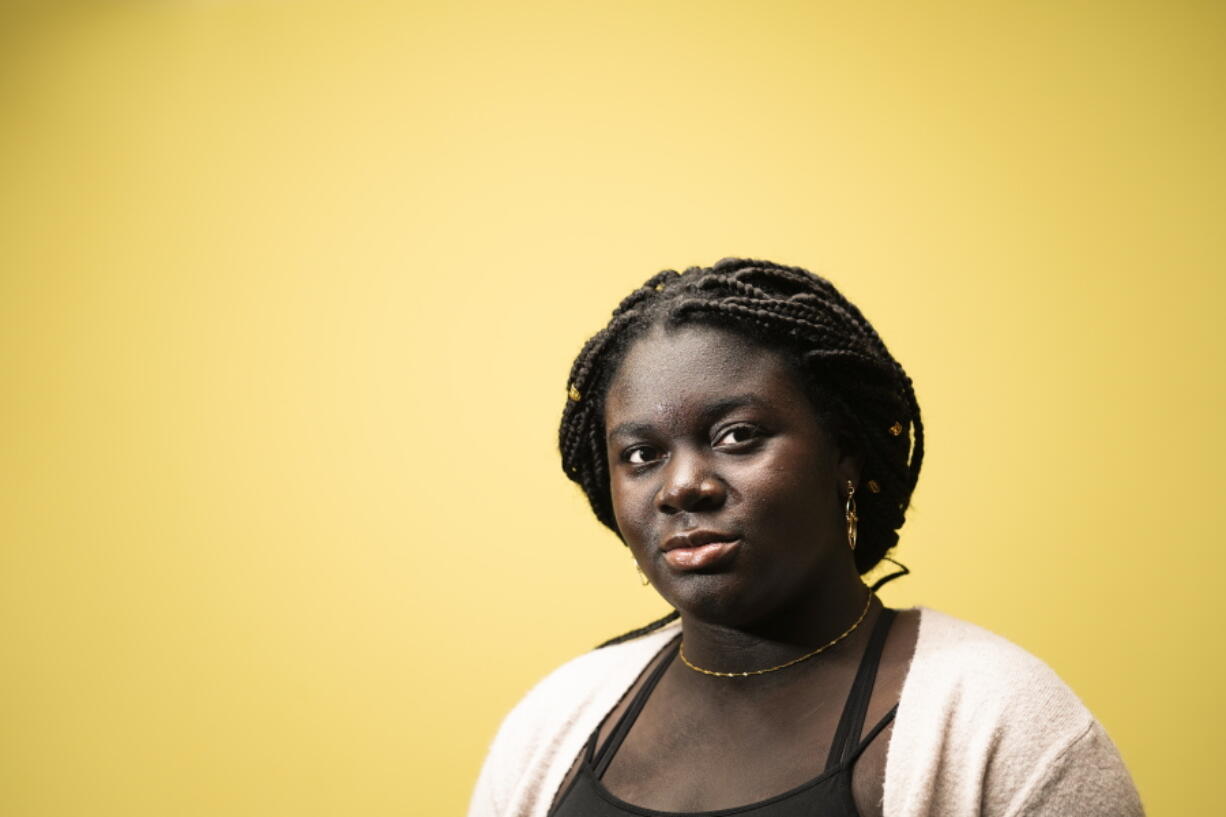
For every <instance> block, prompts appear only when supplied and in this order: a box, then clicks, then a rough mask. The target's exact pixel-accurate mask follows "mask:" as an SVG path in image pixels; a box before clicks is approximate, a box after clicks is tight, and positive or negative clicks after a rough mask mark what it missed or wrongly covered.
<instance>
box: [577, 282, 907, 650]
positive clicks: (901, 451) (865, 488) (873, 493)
mask: <svg viewBox="0 0 1226 817" xmlns="http://www.w3.org/2000/svg"><path fill="white" fill-rule="evenodd" d="M658 324H662V325H664V326H667V327H676V326H681V325H684V324H702V325H706V326H712V327H716V328H720V329H725V330H730V331H733V332H737V333H738V334H741V335H743V336H744V337H745V338H747V339H748V340H750V341H752V342H754V343H757V344H760V345H762V346H764V347H766V348H769V349H774V350H777V351H779V352H782V353H783V355H784V356H785V358H786V359H787V360H789V361H790V363H791V364H792V366H793V367H794V369H795V370H796V372H797V373H798V374H799V375H800V378H801V380H802V382H803V383H804V385H805V387H806V391H807V392H808V394H809V396H810V399H811V400H812V401H813V404H814V406H815V408H816V409H817V410H818V412H819V413H820V414H821V415H822V418H823V420H824V421H826V422H827V423H828V424H829V427H830V428H831V430H832V431H833V432H834V433H835V434H836V435H837V436H838V438H839V441H840V443H841V444H842V445H845V446H848V447H849V448H850V449H851V450H852V451H854V452H855V453H856V454H858V455H859V457H860V459H861V462H862V465H863V471H862V477H861V485H860V486H857V488H858V490H857V491H856V503H857V506H858V511H859V517H860V527H859V537H858V543H857V547H856V553H855V561H856V569H857V570H859V571H860V573H866V572H867V571H868V570H870V569H871V568H872V567H873V566H875V565H876V564H877V563H878V562H879V561H881V559H883V558H885V555H886V553H887V552H888V551H889V550H890V549H891V548H892V547H894V545H895V544H896V543H897V542H898V529H899V528H900V527H902V524H903V522H904V521H905V514H906V510H907V507H908V505H909V504H910V501H911V493H912V491H914V489H915V483H916V480H917V479H918V477H919V470H920V465H921V463H922V462H923V458H924V428H923V424H922V422H921V421H920V410H919V405H918V403H916V400H915V391H914V389H913V388H912V384H911V379H910V378H909V377H907V373H906V372H905V371H903V368H902V366H901V365H899V363H898V361H896V360H895V359H894V357H893V356H892V355H891V354H890V352H889V350H888V349H886V346H885V343H884V342H882V340H881V337H880V336H879V335H878V334H877V332H876V330H874V329H873V327H872V325H871V324H869V322H868V321H867V320H865V319H864V316H863V315H862V314H861V313H860V310H859V309H857V308H856V307H855V305H854V304H852V303H850V302H849V301H848V300H847V299H846V298H844V297H843V295H842V294H841V293H839V291H838V290H837V289H835V287H834V285H833V284H831V283H830V282H829V281H827V280H825V279H824V278H821V277H819V276H817V275H814V274H812V273H810V272H808V271H806V270H803V269H800V268H798V267H787V266H782V265H779V264H774V263H771V262H769V261H755V260H748V259H741V258H726V259H724V260H722V261H720V262H718V263H716V264H715V265H714V266H712V267H706V268H703V267H691V268H689V269H687V270H685V272H684V273H679V272H676V271H673V270H665V271H664V272H660V273H657V274H656V275H654V276H652V277H651V278H649V279H647V281H646V282H644V283H643V285H642V286H640V287H639V288H638V289H636V290H635V291H634V292H632V293H630V294H629V295H628V296H627V297H626V298H625V299H623V300H622V302H621V303H620V304H618V306H617V309H615V310H613V316H612V319H611V320H610V321H609V324H608V325H607V326H606V327H605V328H604V329H602V330H600V331H599V332H597V333H596V334H595V335H594V336H593V337H592V338H591V339H590V340H588V342H587V343H586V344H584V346H583V349H582V350H581V351H580V352H579V356H578V357H577V358H576V359H575V362H574V365H573V366H572V367H571V372H570V381H569V386H568V399H567V401H566V408H565V409H564V410H563V412H562V423H561V427H560V428H559V431H558V444H559V449H560V451H561V454H562V468H563V470H564V471H565V472H566V475H567V476H568V477H569V478H570V479H571V480H573V481H574V482H576V483H578V484H579V486H580V487H581V488H582V489H583V493H584V494H585V495H586V496H587V499H588V502H589V503H590V504H591V506H592V511H593V512H594V513H595V514H596V518H597V519H599V520H600V521H601V522H602V523H603V524H604V525H606V526H607V527H608V528H610V529H611V530H613V532H614V533H618V531H617V523H616V520H615V519H614V516H613V505H612V498H611V496H610V491H609V466H608V462H607V461H606V451H605V438H604V435H605V429H604V398H605V392H606V391H607V389H608V385H609V382H610V380H611V379H612V377H613V375H614V374H615V373H616V371H617V368H618V366H619V365H620V364H621V361H622V359H623V358H624V357H625V354H626V350H627V349H628V348H629V347H630V345H631V344H632V343H633V342H634V341H635V340H636V339H637V338H639V337H641V336H642V335H644V334H645V333H646V332H647V331H648V330H649V329H650V328H651V327H653V326H655V325H658ZM619 536H620V534H619ZM904 570H905V568H904ZM675 618H677V613H676V612H675V611H674V612H672V613H670V614H669V615H667V616H665V617H664V618H662V619H660V620H658V621H654V622H652V623H650V624H648V625H647V626H646V627H642V628H640V629H638V630H634V631H632V632H629V633H626V634H625V635H623V636H619V637H618V638H615V639H612V640H611V641H608V642H606V643H605V644H612V643H618V642H620V641H625V640H629V639H631V638H636V637H638V636H640V635H643V634H645V633H647V632H650V631H652V630H655V629H657V628H659V627H660V626H662V625H664V624H665V623H667V622H669V621H671V620H673V619H675ZM605 644H602V645H601V646H605Z"/></svg>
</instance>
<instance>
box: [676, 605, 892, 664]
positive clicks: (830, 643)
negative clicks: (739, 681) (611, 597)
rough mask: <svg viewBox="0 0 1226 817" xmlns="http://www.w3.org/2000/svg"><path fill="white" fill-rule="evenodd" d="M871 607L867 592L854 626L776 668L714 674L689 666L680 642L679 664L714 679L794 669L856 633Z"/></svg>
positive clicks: (682, 644)
mask: <svg viewBox="0 0 1226 817" xmlns="http://www.w3.org/2000/svg"><path fill="white" fill-rule="evenodd" d="M872 606H873V591H871V590H870V591H869V592H868V601H866V602H865V603H864V610H863V611H862V612H861V613H860V617H859V618H858V619H856V621H855V623H854V624H852V625H851V626H850V627H848V628H847V629H846V630H844V631H843V632H842V634H841V635H838V636H836V637H834V638H832V639H831V640H830V641H827V642H826V643H825V644H823V645H821V646H820V647H818V648H817V649H816V650H814V651H813V652H808V653H805V654H804V655H802V656H800V657H799V658H793V659H792V660H791V661H787V662H785V663H783V664H779V665H778V666H774V667H767V668H766V669H754V670H749V671H748V672H716V671H715V670H713V669H703V668H702V667H700V666H697V665H696V664H691V663H690V659H688V658H686V657H685V641H682V642H681V645H680V646H679V647H678V648H677V652H678V654H680V656H681V663H683V664H685V665H686V666H687V667H689V668H690V669H692V670H694V672H701V673H702V674H703V675H713V676H715V677H716V678H748V677H749V676H750V675H765V674H766V673H768V672H775V671H776V670H781V669H787V668H788V667H794V666H796V665H797V664H799V663H800V662H801V661H808V660H809V659H810V658H812V657H813V656H815V655H818V654H820V653H823V652H825V651H826V650H828V649H830V648H831V647H833V646H834V645H835V644H838V643H839V642H840V641H842V640H843V639H844V638H847V636H849V635H851V634H852V633H854V632H855V631H856V628H857V627H859V626H860V624H861V623H862V622H863V621H864V617H865V616H867V615H868V608H869V607H872Z"/></svg>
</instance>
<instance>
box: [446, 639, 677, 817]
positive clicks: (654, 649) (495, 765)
mask: <svg viewBox="0 0 1226 817" xmlns="http://www.w3.org/2000/svg"><path fill="white" fill-rule="evenodd" d="M676 633H677V627H676V626H675V625H674V626H668V627H663V628H661V629H660V630H657V631H656V632H653V633H650V634H648V635H645V636H642V637H640V638H636V639H634V640H632V641H627V642H625V643H622V644H615V645H613V646H610V647H603V648H601V649H597V650H593V651H591V652H588V653H584V654H583V655H580V656H578V657H577V658H574V659H572V660H570V661H568V662H566V663H565V664H563V665H562V666H560V667H558V668H557V669H555V670H554V671H553V672H551V673H550V674H549V675H547V676H545V678H543V679H542V680H541V681H540V682H539V683H537V684H536V685H535V686H534V687H533V688H532V689H531V690H530V691H529V692H528V693H527V694H526V695H525V696H524V697H523V698H522V699H521V700H520V702H519V703H518V704H516V705H515V707H514V708H513V709H512V710H511V712H510V713H509V714H508V715H507V716H506V718H505V719H504V720H503V722H502V726H501V727H500V728H499V730H498V734H497V735H496V736H495V738H494V741H493V744H492V745H491V746H490V751H489V754H488V755H487V756H486V759H485V764H484V766H483V767H482V770H481V774H480V776H479V778H478V781H477V788H476V790H475V791H474V793H473V799H472V803H471V805H470V809H469V815H470V817H478V815H482V816H483V815H495V814H499V815H500V814H515V815H521V814H522V815H535V814H544V813H545V811H546V810H547V809H548V808H549V805H550V803H551V802H552V800H553V795H554V792H555V791H556V790H557V787H558V786H559V785H560V784H561V782H562V778H563V777H564V776H565V774H566V771H567V770H568V769H569V768H570V765H571V764H572V763H573V762H574V759H575V757H576V756H578V753H579V751H580V750H581V749H582V748H583V744H584V742H585V741H586V740H587V738H588V736H589V735H590V734H591V733H592V732H593V731H594V730H595V729H596V727H597V726H599V725H600V722H601V721H602V720H603V719H604V717H605V715H606V714H608V712H609V710H611V709H612V708H613V707H614V706H616V705H617V702H618V701H620V700H621V698H622V696H623V695H624V694H625V692H626V690H627V689H628V688H629V687H630V685H631V684H632V683H634V680H635V679H636V678H637V677H638V676H639V674H640V673H641V672H642V670H643V668H644V667H645V666H646V665H647V663H648V662H649V661H650V660H651V658H652V656H654V655H656V654H657V653H658V652H659V651H660V649H662V648H663V647H664V645H665V644H666V643H667V642H668V641H669V640H670V639H671V638H672V637H673V636H674V635H676Z"/></svg>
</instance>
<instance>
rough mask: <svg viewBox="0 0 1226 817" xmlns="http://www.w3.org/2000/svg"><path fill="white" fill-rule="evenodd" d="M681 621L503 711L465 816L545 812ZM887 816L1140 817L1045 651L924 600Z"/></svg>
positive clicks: (569, 667)
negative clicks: (1040, 653)
mask: <svg viewBox="0 0 1226 817" xmlns="http://www.w3.org/2000/svg"><path fill="white" fill-rule="evenodd" d="M677 626H678V625H676V624H673V625H670V626H668V627H665V628H662V629H661V630H658V631H656V632H654V633H651V634H649V635H646V636H643V637H641V638H638V639H635V640H633V641H628V642H625V643H622V644H618V645H615V646H612V647H605V648H603V649H599V650H595V651H593V652H590V653H587V654H585V655H582V656H580V657H578V658H576V659H574V660H572V661H570V662H569V663H567V664H565V665H563V666H562V667H560V668H558V669H557V670H555V671H554V672H553V673H552V674H550V675H549V676H548V677H546V678H545V679H544V680H543V681H541V682H540V683H539V684H537V685H536V687H535V688H533V689H532V691H531V692H529V693H528V695H527V696H526V697H524V699H523V700H522V701H520V703H519V704H518V705H517V706H516V707H515V708H514V709H513V710H512V711H511V713H510V714H509V715H507V717H506V719H505V720H504V721H503V724H502V728H501V729H500V730H499V731H498V734H497V736H496V737H495V738H494V742H493V745H492V747H491V748H490V752H489V755H488V757H487V758H486V761H485V765H484V767H483V768H482V770H481V774H480V776H479V778H478V779H477V786H476V790H475V791H474V793H473V798H472V802H471V804H470V806H469V811H468V814H469V817H545V815H546V813H547V812H548V811H549V807H550V805H551V803H552V802H553V799H554V795H555V793H556V792H557V790H558V787H559V786H560V785H561V783H562V779H563V778H564V777H565V776H566V773H567V771H568V770H569V769H570V767H571V766H572V764H573V763H574V760H575V758H576V757H577V756H578V754H579V751H580V750H581V749H582V747H583V745H584V742H585V741H586V740H587V738H588V736H589V735H591V733H592V731H593V730H594V729H596V727H597V726H598V725H599V724H600V722H601V721H602V720H603V719H604V717H605V715H607V714H608V712H609V711H610V710H611V709H612V708H613V707H614V706H616V704H617V702H618V701H619V700H620V699H621V698H622V696H623V695H624V694H625V692H626V690H627V689H628V688H629V687H630V686H631V685H632V684H633V683H634V681H635V679H636V678H638V677H639V675H640V674H641V673H642V671H643V669H644V667H645V666H646V665H647V663H648V662H649V661H650V660H651V658H652V656H654V655H656V654H657V653H658V652H659V650H660V649H662V648H663V646H664V644H665V643H666V642H667V641H668V640H669V639H670V638H672V637H673V636H674V635H676V632H677ZM884 788H885V791H884V802H883V804H882V805H883V812H884V815H885V817H1023V815H1024V817H1037V816H1038V815H1053V816H1054V815H1060V817H1066V815H1077V817H1108V815H1111V817H1141V815H1142V813H1143V812H1142V809H1141V803H1140V800H1139V798H1138V796H1137V792H1136V789H1135V788H1134V787H1133V784H1132V780H1131V778H1130V777H1129V775H1128V771H1127V770H1126V769H1125V768H1124V763H1123V761H1122V760H1121V759H1120V755H1119V753H1118V752H1117V751H1116V748H1115V746H1114V745H1113V744H1112V742H1111V739H1110V738H1109V737H1107V733H1106V732H1105V731H1104V730H1103V728H1102V726H1101V725H1100V724H1099V723H1098V721H1096V720H1095V719H1094V716H1093V715H1091V714H1090V712H1089V711H1088V710H1087V709H1086V708H1085V706H1084V705H1083V704H1082V703H1081V701H1080V700H1078V698H1077V696H1076V695H1075V694H1073V692H1072V690H1070V689H1069V688H1068V687H1067V686H1066V685H1065V684H1064V683H1063V682H1062V681H1061V680H1060V679H1059V678H1058V677H1057V676H1056V674H1055V673H1054V672H1053V671H1052V670H1051V669H1050V668H1049V667H1047V665H1045V664H1044V663H1043V662H1042V661H1040V660H1038V659H1037V658H1035V657H1034V656H1032V655H1030V654H1029V653H1027V652H1025V651H1024V650H1022V649H1021V648H1020V647H1017V646H1015V645H1013V644H1011V643H1010V642H1008V641H1006V640H1005V639H1003V638H1001V637H999V636H997V635H994V634H992V633H990V632H988V631H987V630H984V629H982V628H981V627H977V626H975V625H973V624H969V623H967V622H964V621H960V620H958V619H955V618H952V617H950V616H947V615H945V614H943V613H939V612H937V611H935V610H930V609H926V608H920V626H919V636H918V640H917V642H916V646H915V655H914V657H913V658H912V661H911V666H910V669H909V670H908V673H907V677H906V680H905V682H904V683H903V688H902V693H901V696H900V699H899V706H898V714H897V716H896V719H895V721H894V727H893V730H892V734H891V737H890V744H889V748H888V751H887V754H886V765H885V787H884Z"/></svg>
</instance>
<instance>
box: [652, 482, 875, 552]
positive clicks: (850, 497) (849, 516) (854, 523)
mask: <svg viewBox="0 0 1226 817" xmlns="http://www.w3.org/2000/svg"><path fill="white" fill-rule="evenodd" d="M843 518H844V519H846V520H847V544H849V545H851V549H852V550H855V549H856V528H857V527H858V525H859V523H860V517H859V516H857V515H856V486H855V485H853V484H852V482H851V480H847V505H846V506H845V507H844V509H843ZM635 564H637V562H636V563H635Z"/></svg>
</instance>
